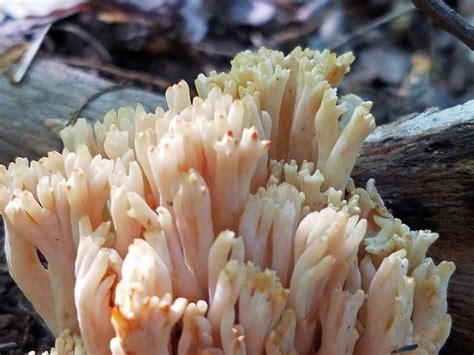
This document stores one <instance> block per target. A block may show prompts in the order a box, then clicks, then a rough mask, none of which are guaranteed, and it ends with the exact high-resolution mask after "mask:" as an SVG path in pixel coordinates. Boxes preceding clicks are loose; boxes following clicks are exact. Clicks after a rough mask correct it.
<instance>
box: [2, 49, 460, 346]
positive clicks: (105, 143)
mask: <svg viewBox="0 0 474 355" xmlns="http://www.w3.org/2000/svg"><path fill="white" fill-rule="evenodd" d="M353 60H354V57H353V55H352V54H351V53H347V54H344V55H342V56H339V57H338V56H336V55H335V54H334V53H330V52H329V51H323V52H318V51H312V50H309V49H305V50H302V49H300V48H297V49H295V50H294V51H293V52H292V53H290V54H289V55H287V56H285V55H283V54H282V53H280V52H276V51H272V50H268V49H262V50H260V51H258V52H257V53H252V52H249V51H247V52H243V53H240V54H239V55H237V56H236V58H235V59H234V60H233V61H232V68H231V69H230V71H229V72H228V73H220V74H217V73H211V74H210V76H208V77H206V76H204V75H200V76H199V77H198V78H197V80H196V87H197V90H198V93H199V96H197V97H194V98H191V96H190V94H189V87H188V84H187V83H185V82H184V81H182V82H180V83H178V84H177V85H174V86H172V87H170V88H169V89H168V90H167V92H166V100H167V103H168V109H166V110H165V109H163V108H157V109H156V111H155V112H154V113H147V112H145V110H144V109H143V107H141V106H140V105H139V106H137V108H136V109H133V108H130V107H127V108H121V109H119V110H117V111H111V112H109V113H107V114H106V116H105V117H104V120H103V121H102V122H97V123H96V124H95V125H94V126H91V125H90V124H89V123H87V122H86V121H85V120H83V119H81V120H79V121H78V122H77V123H76V124H75V125H74V126H71V127H67V128H66V129H64V130H63V131H62V132H61V137H62V139H63V142H64V144H65V149H64V151H63V153H57V152H52V153H50V154H49V155H48V156H47V157H45V158H42V159H40V160H39V161H32V162H28V161H27V160H26V159H17V160H16V161H15V162H14V163H12V164H10V165H9V167H8V168H6V167H3V166H0V210H1V213H2V215H3V218H4V221H5V225H6V241H5V249H6V255H7V259H8V265H9V268H10V272H11V274H12V276H13V278H14V279H15V280H16V282H17V283H18V285H19V287H20V288H21V289H22V290H23V291H24V293H25V294H26V296H27V297H28V298H29V299H30V300H31V302H32V303H33V305H34V306H35V308H36V310H37V311H38V313H39V314H40V316H41V317H42V318H43V319H44V320H45V322H46V324H47V325H48V327H49V328H50V329H51V331H52V332H53V333H54V334H55V335H56V337H57V341H56V345H55V347H54V348H53V349H52V350H51V354H71V353H74V354H107V353H111V354H183V355H184V354H272V355H273V354H315V353H317V354H319V355H332V354H361V355H366V354H381V355H382V354H390V353H391V352H392V351H393V350H396V349H399V348H403V347H404V346H406V345H408V344H417V349H416V353H419V354H437V353H438V352H439V350H440V349H441V347H442V346H443V344H444V342H445V341H446V339H447V336H448V334H449V331H450V326H451V318H450V316H449V314H447V304H446V292H447V286H448V282H449V278H450V276H451V274H452V272H453V271H454V264H453V263H450V262H446V261H443V262H441V263H440V264H439V265H435V264H434V262H433V261H432V260H431V259H429V258H426V252H427V250H428V248H429V247H430V245H431V244H432V243H433V242H434V241H435V240H436V239H437V238H438V235H437V234H436V233H431V232H430V231H410V229H409V228H408V227H407V226H405V225H404V224H402V222H401V221H400V220H398V219H396V218H394V217H393V216H392V215H391V214H390V213H389V211H388V210H387V209H386V208H385V206H384V205H383V201H382V200H381V198H380V196H379V194H378V192H377V190H376V189H375V186H374V182H373V181H372V180H370V181H368V183H367V186H366V187H365V188H361V187H356V186H355V185H354V182H353V181H352V179H351V178H350V175H351V172H352V169H353V168H354V165H355V163H356V159H357V156H358V154H359V151H360V148H361V146H362V144H363V142H364V140H365V138H366V137H367V136H368V135H369V134H370V132H371V131H372V130H373V129H374V127H375V121H374V117H373V116H372V115H371V114H370V109H371V106H372V103H371V102H364V101H362V100H361V99H360V98H358V97H357V96H355V95H348V96H344V97H339V96H338V95H337V85H338V84H339V83H340V81H341V80H342V79H343V77H344V75H345V73H347V72H348V71H349V66H350V64H351V63H352V61H353ZM37 251H39V252H40V253H41V254H42V255H43V256H44V257H45V259H46V261H47V267H45V266H43V264H42V263H41V262H40V259H39V257H38V254H37Z"/></svg>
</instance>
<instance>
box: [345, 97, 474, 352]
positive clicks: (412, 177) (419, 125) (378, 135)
mask: <svg viewBox="0 0 474 355" xmlns="http://www.w3.org/2000/svg"><path fill="white" fill-rule="evenodd" d="M353 176H354V179H355V180H356V182H359V185H362V183H363V182H365V181H366V180H367V179H369V178H371V177H372V178H374V179H375V185H376V186H377V189H378V190H379V192H380V194H381V196H382V198H383V199H384V201H385V203H386V205H387V206H388V207H389V208H390V209H391V210H392V212H393V214H394V215H395V216H396V217H397V218H400V219H401V220H402V221H403V222H404V223H405V224H407V225H408V226H410V227H411V228H412V229H431V230H433V231H436V232H438V233H439V234H440V238H439V239H438V240H437V241H436V242H435V243H434V244H433V246H432V247H431V248H430V251H429V255H430V256H432V257H433V259H434V260H436V261H439V260H441V259H444V260H452V261H454V262H455V263H456V272H455V273H454V275H453V277H452V279H451V283H450V286H449V299H448V307H449V311H450V313H451V315H452V316H453V330H452V333H451V336H450V338H449V340H448V343H447V344H446V346H445V348H444V349H443V352H445V353H446V354H448V353H449V354H464V353H473V351H474V342H473V338H474V321H473V319H474V234H473V230H474V100H472V101H469V102H467V103H465V104H464V105H460V106H456V107H452V108H450V109H446V110H443V111H434V110H430V111H427V112H425V113H422V114H420V115H418V116H415V117H412V118H409V119H405V120H403V119H402V120H399V121H396V122H392V123H391V124H388V125H384V126H380V127H378V128H377V129H376V130H375V131H374V132H373V133H372V134H371V135H370V136H369V138H368V140H367V143H366V144H365V145H364V148H363V152H362V154H361V157H360V158H359V160H358V162H357V166H356V168H355V170H354V173H353Z"/></svg>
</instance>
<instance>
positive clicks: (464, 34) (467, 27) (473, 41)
mask: <svg viewBox="0 0 474 355" xmlns="http://www.w3.org/2000/svg"><path fill="white" fill-rule="evenodd" d="M412 3H413V4H414V5H415V6H416V7H417V9H419V10H420V11H422V12H423V13H424V14H425V15H426V16H428V17H429V18H431V19H432V20H433V21H434V22H436V23H437V24H438V25H439V26H441V28H442V29H444V30H445V31H446V32H449V33H451V34H452V35H453V36H455V37H456V38H457V39H459V40H460V41H461V42H463V43H464V44H465V45H467V46H468V47H469V48H471V49H472V50H474V26H473V25H471V24H470V23H469V22H468V21H467V20H466V19H465V18H464V17H462V16H461V15H459V14H458V13H457V12H456V11H455V10H453V9H452V8H450V7H449V6H448V5H446V4H445V3H444V2H443V1H442V0H412Z"/></svg>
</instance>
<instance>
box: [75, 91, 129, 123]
mask: <svg viewBox="0 0 474 355" xmlns="http://www.w3.org/2000/svg"><path fill="white" fill-rule="evenodd" d="M124 87H125V85H123V84H118V85H112V86H109V87H106V88H104V89H102V90H100V91H98V92H96V93H94V94H92V95H91V96H89V97H88V98H87V99H86V101H84V102H83V103H82V105H81V106H80V107H79V108H78V109H77V110H76V111H74V112H73V113H72V115H71V118H70V119H69V121H67V123H66V127H67V126H72V125H74V124H75V123H76V122H77V120H78V118H79V115H80V114H81V112H82V111H84V109H85V108H86V107H87V106H88V105H89V104H90V103H91V102H92V101H94V100H97V99H98V98H99V97H101V96H102V95H104V94H107V93H109V92H112V91H116V90H121V89H123V88H124Z"/></svg>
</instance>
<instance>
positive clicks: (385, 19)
mask: <svg viewBox="0 0 474 355" xmlns="http://www.w3.org/2000/svg"><path fill="white" fill-rule="evenodd" d="M413 10H415V7H413V6H412V5H406V6H403V7H401V8H400V9H398V10H396V11H391V12H389V13H387V14H385V15H383V16H380V17H377V18H376V19H374V20H372V21H370V22H369V23H367V24H366V25H364V26H361V27H359V28H357V29H356V30H355V31H354V32H353V33H352V34H350V35H348V36H344V37H342V39H341V40H340V41H339V42H337V43H336V44H335V45H334V46H332V47H331V48H330V49H331V51H334V50H336V49H338V48H340V47H342V46H343V45H345V44H347V43H349V42H351V41H353V40H354V39H355V38H357V37H359V36H361V35H363V34H365V33H367V32H369V31H371V30H373V29H375V28H377V27H379V26H382V25H384V24H386V23H389V22H391V21H393V20H395V19H396V18H398V17H400V16H403V15H405V14H408V13H410V12H412V11H413Z"/></svg>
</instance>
